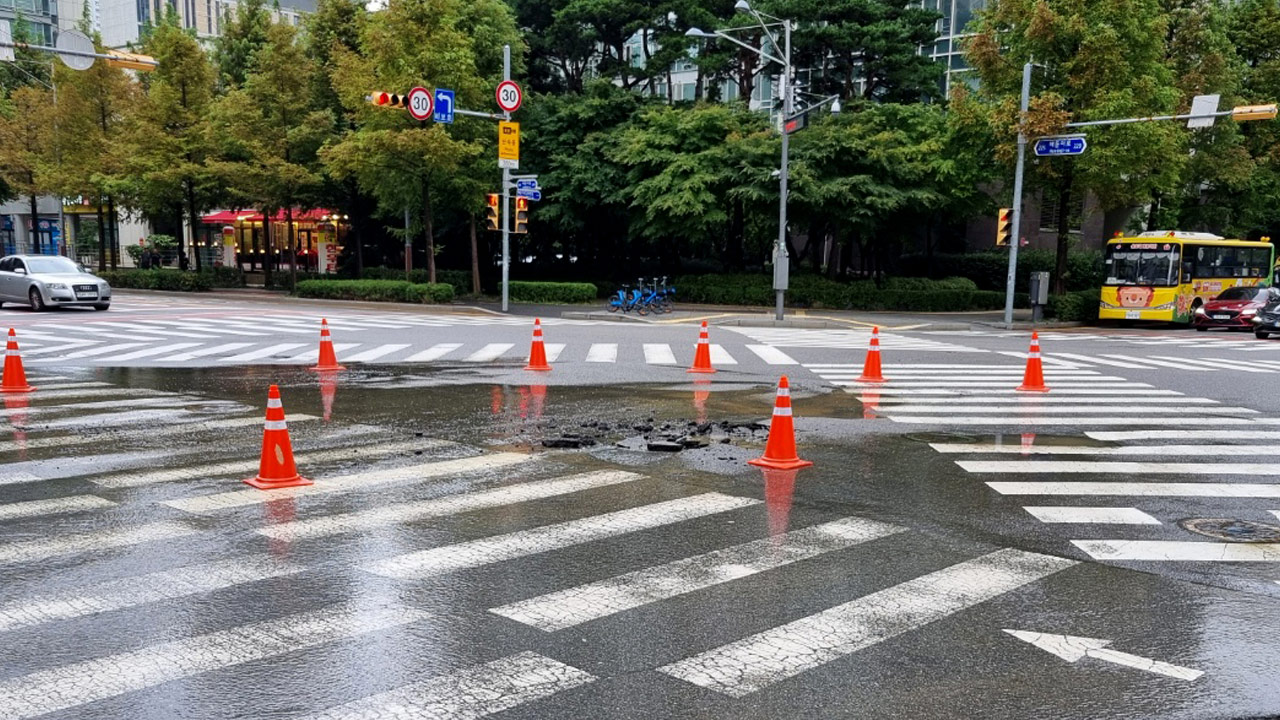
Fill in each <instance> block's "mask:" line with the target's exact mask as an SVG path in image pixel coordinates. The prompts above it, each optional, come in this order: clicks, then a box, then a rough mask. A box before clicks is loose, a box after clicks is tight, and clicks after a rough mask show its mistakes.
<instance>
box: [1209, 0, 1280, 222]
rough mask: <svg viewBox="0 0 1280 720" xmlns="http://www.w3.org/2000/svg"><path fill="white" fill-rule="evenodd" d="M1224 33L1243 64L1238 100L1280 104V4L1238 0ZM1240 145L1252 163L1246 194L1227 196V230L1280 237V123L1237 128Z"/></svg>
mask: <svg viewBox="0 0 1280 720" xmlns="http://www.w3.org/2000/svg"><path fill="white" fill-rule="evenodd" d="M1228 32H1229V35H1230V38H1231V42H1232V44H1233V45H1234V46H1235V48H1236V49H1237V51H1238V53H1239V56H1240V59H1241V61H1242V63H1243V67H1244V70H1243V74H1242V77H1241V84H1240V99H1241V101H1243V102H1244V103H1249V104H1252V103H1267V102H1275V101H1276V100H1277V99H1280V45H1277V44H1276V43H1280V4H1277V3H1275V2H1269V1H1267V0H1241V2H1238V3H1233V4H1232V5H1231V6H1230V9H1229V15H1228ZM1240 133H1241V136H1242V142H1243V146H1244V148H1245V149H1246V151H1247V152H1248V153H1249V156H1250V157H1251V158H1252V159H1253V162H1254V169H1253V172H1251V173H1250V175H1249V180H1248V183H1247V185H1246V189H1245V192H1242V193H1235V194H1232V195H1231V196H1230V197H1223V196H1222V195H1219V196H1218V197H1219V199H1220V200H1221V201H1222V202H1223V203H1229V206H1230V207H1231V208H1232V217H1231V218H1230V222H1229V224H1228V228H1229V229H1230V230H1232V231H1234V232H1235V233H1236V234H1239V235H1247V236H1249V237H1254V238H1256V237H1259V236H1264V235H1265V236H1268V237H1271V238H1280V218H1278V217H1277V215H1276V212H1275V209H1276V208H1277V207H1280V123H1277V122H1275V121H1272V122H1251V123H1247V124H1245V125H1243V126H1241V127H1240Z"/></svg>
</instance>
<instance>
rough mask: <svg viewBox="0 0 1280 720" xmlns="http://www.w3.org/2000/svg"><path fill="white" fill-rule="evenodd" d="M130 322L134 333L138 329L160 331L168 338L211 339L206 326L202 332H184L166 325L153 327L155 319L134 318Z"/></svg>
mask: <svg viewBox="0 0 1280 720" xmlns="http://www.w3.org/2000/svg"><path fill="white" fill-rule="evenodd" d="M130 324H131V325H132V326H133V327H130V328H129V332H130V333H134V332H138V331H142V332H147V333H159V334H161V335H163V336H164V337H165V338H166V339H167V338H175V337H185V338H198V339H200V340H208V339H209V333H208V331H206V330H204V328H201V332H198V333H193V332H184V331H182V330H175V329H173V328H171V327H164V326H161V327H152V325H154V324H156V323H155V321H153V320H134V321H133V322H132V323H130ZM191 325H192V324H187V325H186V327H187V328H188V329H190V328H191Z"/></svg>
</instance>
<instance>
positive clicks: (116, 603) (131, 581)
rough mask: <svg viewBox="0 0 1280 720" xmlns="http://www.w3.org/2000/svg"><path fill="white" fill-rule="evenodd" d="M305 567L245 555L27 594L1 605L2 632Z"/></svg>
mask: <svg viewBox="0 0 1280 720" xmlns="http://www.w3.org/2000/svg"><path fill="white" fill-rule="evenodd" d="M304 569H305V568H303V567H302V566H301V565H296V564H293V563H288V562H284V561H282V560H279V559H278V558H274V557H272V556H270V555H265V554H264V555H245V556H241V557H237V558H235V559H231V560H221V561H218V562H211V563H203V564H200V565H191V566H188V567H181V568H177V569H175V570H164V571H162V572H154V573H148V574H146V575H139V576H137V577H129V578H123V579H120V580H110V581H108V582H104V583H98V584H96V585H92V586H90V587H87V588H76V589H72V590H62V591H59V592H53V593H47V594H43V595H37V596H35V597H26V598H22V599H21V600H15V601H12V602H9V603H5V604H3V605H0V632H8V631H10V630H16V629H18V628H24V627H31V626H34V625H43V624H45V623H51V622H57V621H59V620H70V619H71V618H77V617H84V616H86V615H96V614H98V613H104V612H110V611H112V610H123V609H125V608H131V607H138V606H139V605H145V604H147V603H153V602H158V601H160V600H172V599H174V598H180V597H188V596H191V595H202V594H204V593H208V592H213V591H215V590H222V589H225V588H229V587H235V586H237V585H246V584H248V583H254V582H258V581H260V580H266V579H267V578H273V577H283V576H286V575H293V574H295V573H300V572H302V571H303V570H304Z"/></svg>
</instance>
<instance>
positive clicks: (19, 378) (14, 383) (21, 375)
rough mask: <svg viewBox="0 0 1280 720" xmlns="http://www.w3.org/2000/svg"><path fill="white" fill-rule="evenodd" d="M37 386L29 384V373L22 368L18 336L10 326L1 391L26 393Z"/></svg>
mask: <svg viewBox="0 0 1280 720" xmlns="http://www.w3.org/2000/svg"><path fill="white" fill-rule="evenodd" d="M32 390H35V388H33V387H31V386H30V385H28V384H27V373H26V371H25V370H23V369H22V356H21V355H19V354H18V337H17V335H15V334H14V332H13V328H9V344H8V345H7V346H5V350H4V378H3V379H0V392H3V393H24V392H31V391H32Z"/></svg>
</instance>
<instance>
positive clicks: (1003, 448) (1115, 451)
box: [929, 443, 1280, 457]
mask: <svg viewBox="0 0 1280 720" xmlns="http://www.w3.org/2000/svg"><path fill="white" fill-rule="evenodd" d="M929 447H931V448H933V449H934V450H936V451H938V452H940V453H947V454H955V453H974V454H977V453H999V454H1002V455H1099V456H1108V455H1155V456H1157V457H1169V456H1177V455H1189V456H1197V457H1198V456H1205V457H1212V456H1215V455H1227V456H1238V455H1250V456H1252V455H1280V447H1262V448H1258V447H1254V446H1243V445H1123V446H1120V447H1100V446H1097V445H1045V444H1035V445H1032V446H1030V447H1025V446H1021V445H1018V444H1016V443H1014V444H1009V445H993V444H991V443H932V444H930V445H929Z"/></svg>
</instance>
